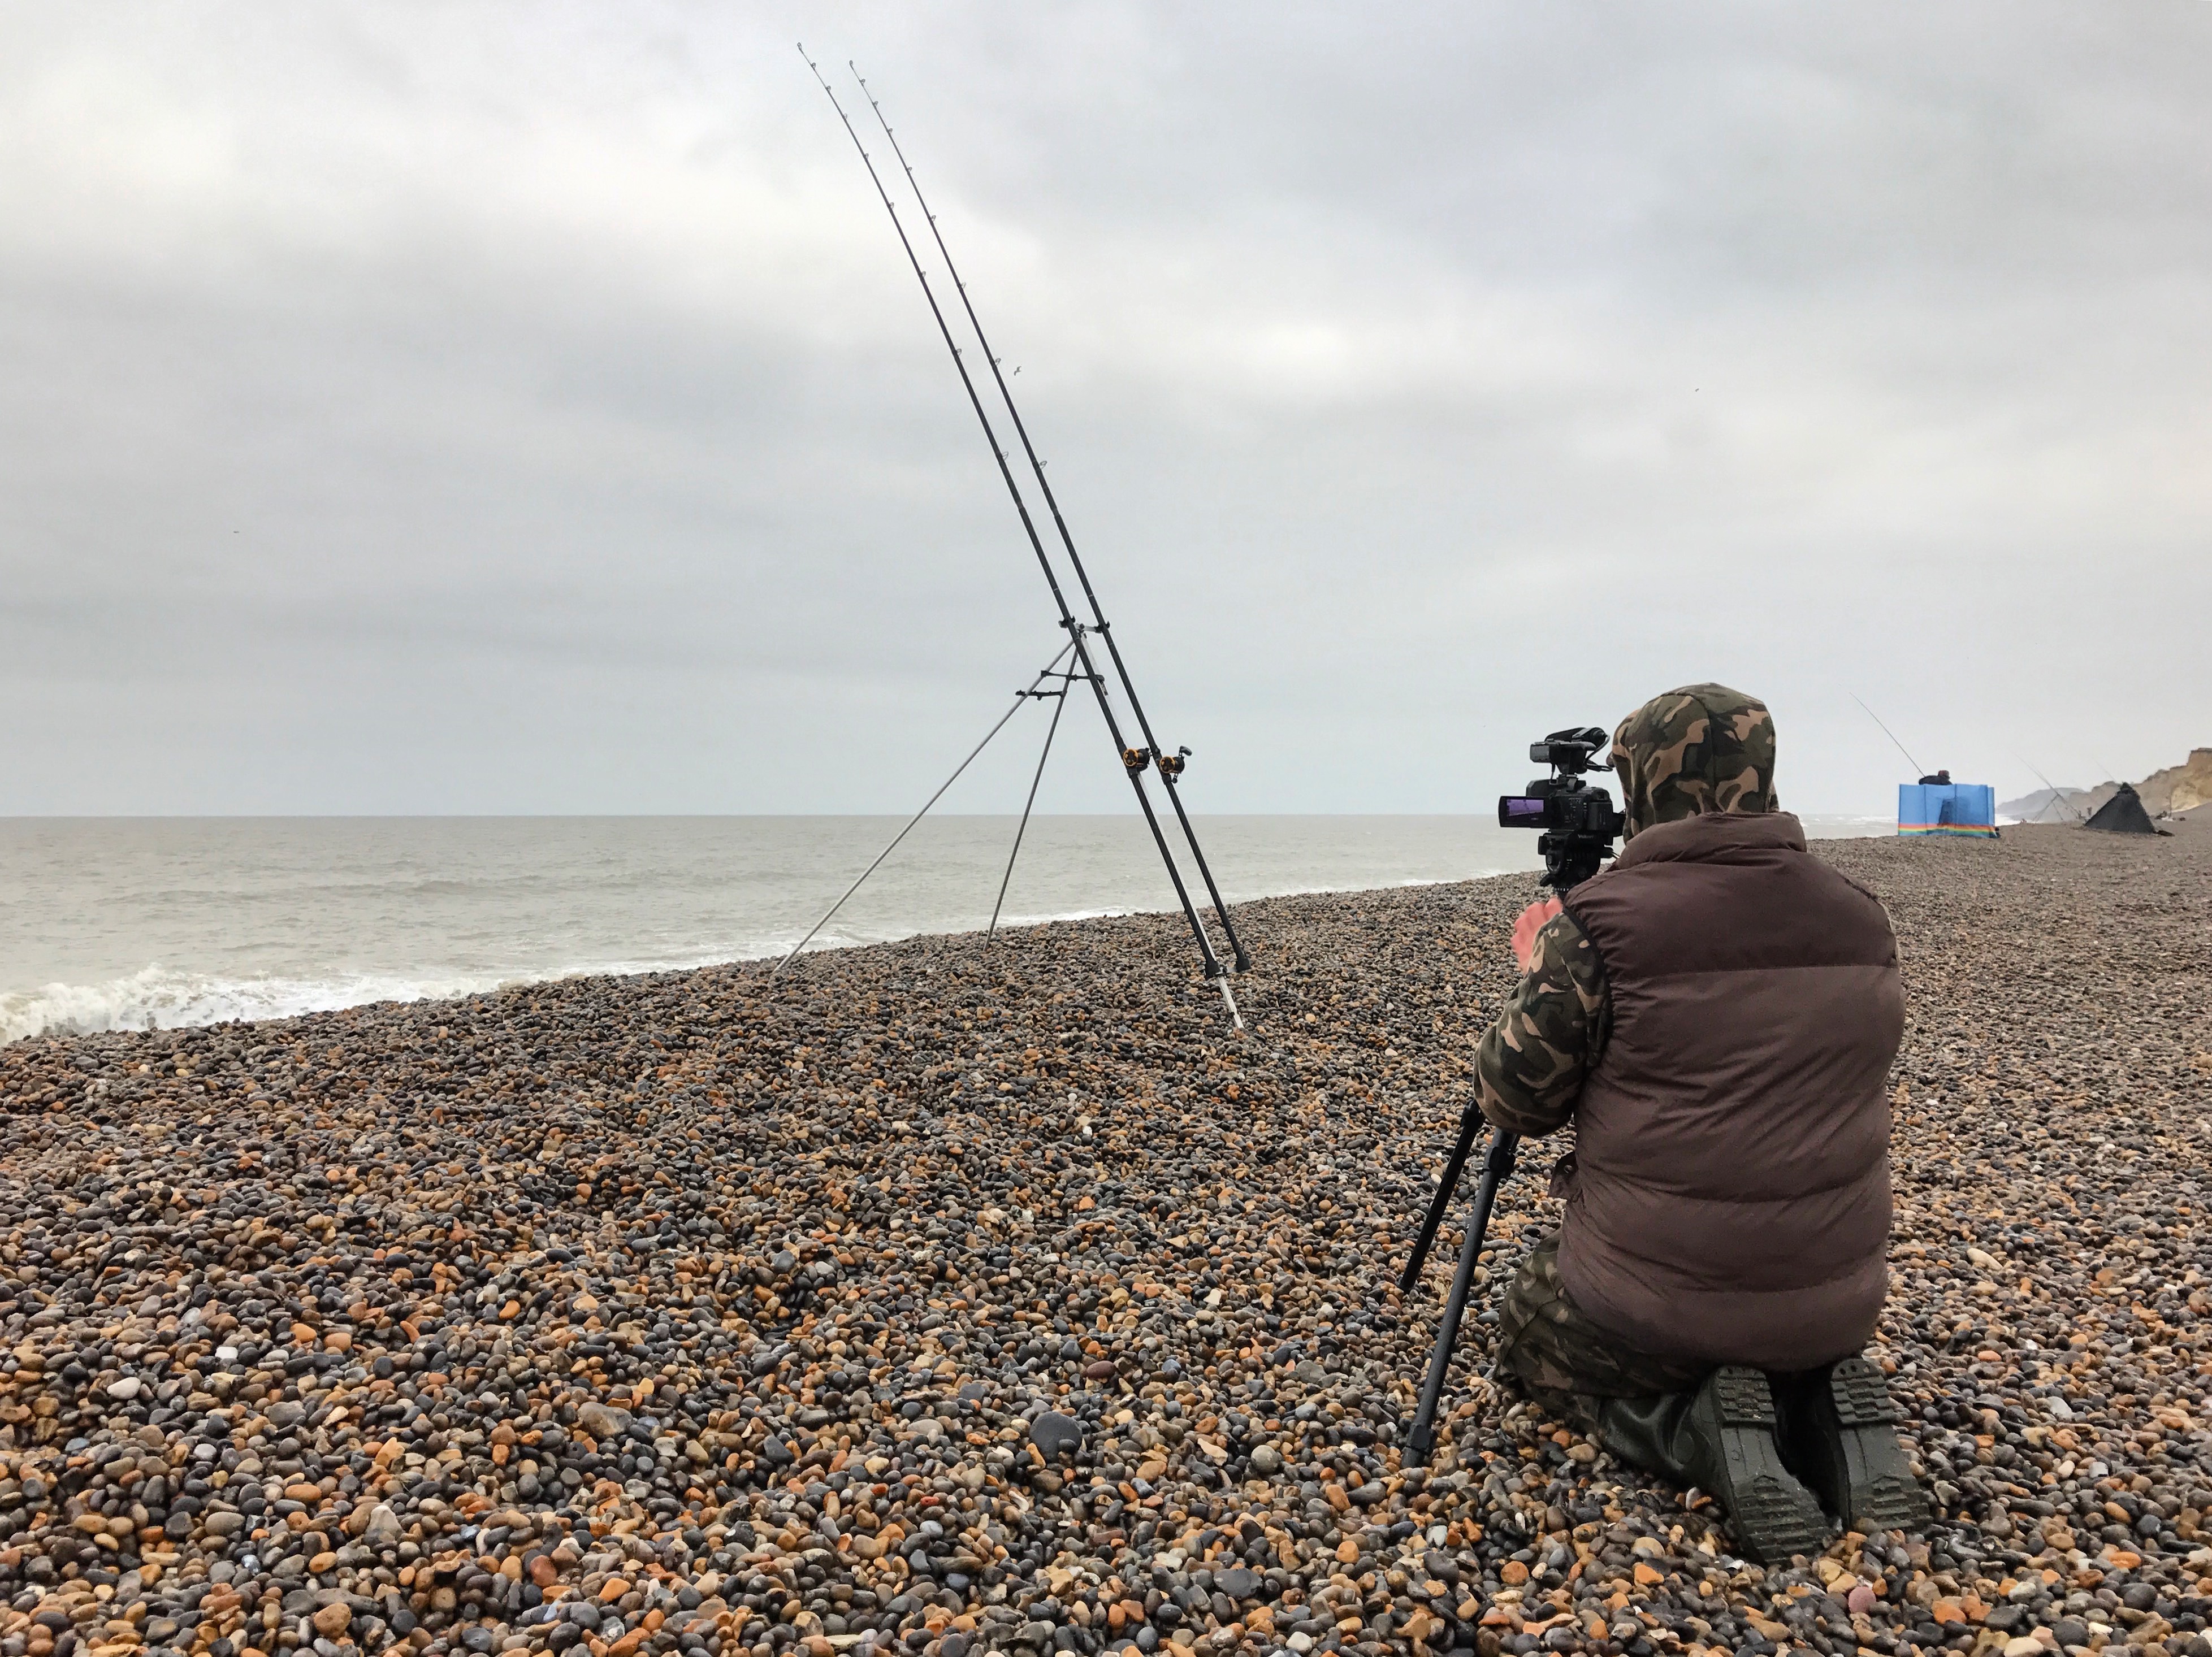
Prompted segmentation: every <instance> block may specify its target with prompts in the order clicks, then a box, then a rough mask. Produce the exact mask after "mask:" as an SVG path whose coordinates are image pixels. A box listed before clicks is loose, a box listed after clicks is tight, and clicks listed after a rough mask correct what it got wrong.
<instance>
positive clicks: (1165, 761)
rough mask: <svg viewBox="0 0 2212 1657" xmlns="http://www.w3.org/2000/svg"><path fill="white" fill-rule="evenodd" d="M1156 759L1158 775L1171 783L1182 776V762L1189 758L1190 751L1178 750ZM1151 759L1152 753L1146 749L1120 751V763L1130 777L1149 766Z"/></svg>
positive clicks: (1186, 749)
mask: <svg viewBox="0 0 2212 1657" xmlns="http://www.w3.org/2000/svg"><path fill="white" fill-rule="evenodd" d="M1189 757H1190V750H1188V748H1178V749H1176V751H1175V752H1174V753H1172V754H1162V755H1159V756H1158V760H1159V765H1160V774H1161V775H1162V776H1163V777H1165V778H1166V779H1167V780H1169V781H1170V782H1172V781H1174V780H1176V778H1177V777H1179V776H1181V775H1182V767H1183V762H1184V761H1185V760H1187V759H1188V758H1189ZM1153 758H1154V756H1153V754H1152V750H1150V749H1148V748H1125V749H1123V750H1121V763H1122V764H1123V765H1125V766H1127V768H1128V769H1129V773H1130V774H1131V775H1132V776H1133V775H1135V774H1137V773H1138V772H1139V771H1142V770H1143V769H1144V768H1146V766H1148V765H1150V764H1151V763H1152V761H1153Z"/></svg>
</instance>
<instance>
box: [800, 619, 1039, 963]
mask: <svg viewBox="0 0 2212 1657" xmlns="http://www.w3.org/2000/svg"><path fill="white" fill-rule="evenodd" d="M1074 648H1075V646H1074V645H1073V643H1072V642H1071V643H1069V644H1065V645H1062V646H1060V654H1059V655H1057V656H1055V657H1054V658H1053V659H1052V660H1050V661H1049V662H1048V663H1046V664H1045V665H1044V667H1043V668H1042V670H1041V671H1039V672H1038V674H1037V676H1036V678H1034V679H1032V680H1030V684H1029V689H1026V690H1018V691H1016V692H1015V693H1014V705H1013V706H1012V707H1010V708H1008V709H1007V710H1006V712H1005V713H1001V714H1000V716H999V722H998V724H996V725H993V726H992V727H991V728H990V729H989V730H988V731H985V732H984V733H983V740H982V741H981V742H979V743H977V744H975V747H973V748H971V749H969V750H968V757H967V758H966V759H964V760H963V761H961V762H960V763H959V764H957V765H956V766H954V767H953V768H952V774H951V776H949V777H947V778H945V780H944V781H943V782H942V783H939V785H938V788H937V792H935V793H933V794H932V795H931V796H930V797H929V798H927V800H925V801H924V802H923V803H922V807H921V810H919V811H916V812H915V814H914V815H913V816H910V817H908V819H907V823H906V827H905V828H903V829H900V830H899V831H898V833H897V834H896V835H892V836H891V843H890V845H888V846H886V847H884V849H883V850H882V851H880V852H878V853H876V860H875V862H873V863H871V864H870V865H868V866H867V867H866V868H865V869H863V870H861V871H860V880H856V881H854V883H852V884H851V885H850V886H848V887H847V888H846V889H845V895H844V896H843V897H841V898H839V899H838V900H837V901H836V902H835V903H833V904H831V905H830V906H829V913H828V914H825V915H823V917H822V919H821V920H817V921H816V922H815V923H814V928H813V931H812V932H808V933H807V934H806V936H805V938H800V939H799V942H798V943H796V944H793V945H792V946H791V955H787V956H784V958H783V959H782V960H781V961H779V962H776V963H775V966H773V967H771V968H769V974H768V975H769V977H770V978H774V977H775V975H776V974H778V973H780V972H781V971H782V970H783V969H784V968H786V967H788V966H789V965H790V964H791V962H792V956H796V955H797V954H798V953H799V951H800V950H803V949H805V947H806V946H807V945H808V944H811V943H812V942H813V941H814V933H815V932H820V931H821V930H822V929H823V927H824V926H828V925H829V922H830V921H831V920H832V919H834V918H835V917H836V913H837V911H838V910H840V909H842V908H843V907H845V905H846V902H847V901H848V900H849V899H850V898H851V897H852V895H853V894H854V893H855V892H857V891H859V890H860V884H861V882H862V881H865V880H866V879H867V877H869V876H870V875H872V874H873V873H875V872H876V871H877V869H878V867H880V866H881V865H882V863H883V860H884V859H885V858H887V857H889V856H890V854H891V853H893V852H896V851H897V850H898V846H899V842H900V841H902V840H904V839H905V838H906V837H907V836H908V835H909V834H911V833H913V832H914V825H915V823H917V822H921V820H922V818H924V817H926V816H928V815H929V808H930V807H931V806H933V805H934V804H937V802H938V801H939V800H941V799H943V798H945V790H946V789H948V788H950V787H951V786H952V785H953V784H954V783H956V782H957V781H959V780H960V774H961V773H962V772H963V771H965V770H966V769H967V768H969V766H970V765H972V764H973V763H975V756H976V755H978V754H980V753H981V752H982V751H983V750H985V749H986V748H987V747H989V746H990V743H991V738H992V737H995V736H997V735H998V734H999V732H1000V731H1003V730H1005V729H1006V721H1007V720H1008V719H1012V718H1013V717H1014V715H1015V714H1017V713H1019V712H1021V707H1022V704H1023V703H1024V702H1025V701H1028V700H1029V699H1030V696H1031V695H1033V694H1035V692H1036V688H1037V687H1038V686H1039V685H1041V684H1042V683H1044V682H1045V681H1046V680H1047V679H1048V678H1050V677H1052V674H1053V670H1054V668H1056V667H1058V666H1059V665H1060V663H1062V662H1063V661H1065V660H1066V659H1067V652H1069V651H1071V650H1073V649H1074ZM1053 717H1054V719H1058V718H1059V715H1058V714H1056V713H1055V714H1054V716H1053ZM1032 792H1034V790H1032Z"/></svg>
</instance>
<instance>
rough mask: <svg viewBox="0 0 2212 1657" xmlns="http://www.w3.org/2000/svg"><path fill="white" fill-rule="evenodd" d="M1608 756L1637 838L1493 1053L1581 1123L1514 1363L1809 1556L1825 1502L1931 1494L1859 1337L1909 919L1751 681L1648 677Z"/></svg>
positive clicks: (1554, 948) (1520, 1106) (1870, 1284)
mask: <svg viewBox="0 0 2212 1657" xmlns="http://www.w3.org/2000/svg"><path fill="white" fill-rule="evenodd" d="M1613 767H1614V768H1615V769H1616V770H1617V771H1619V772H1620V775H1621V780H1622V785H1623V788H1622V792H1623V795H1624V800H1623V810H1624V813H1625V815H1626V819H1627V828H1626V839H1625V842H1624V844H1623V846H1622V848H1621V852H1620V857H1619V858H1618V859H1616V860H1615V861H1614V863H1613V866H1612V867H1611V868H1610V869H1608V870H1607V871H1605V872H1604V873H1602V874H1600V875H1597V876H1595V877H1593V878H1591V879H1589V880H1588V881H1585V882H1583V883H1582V884H1581V885H1580V886H1578V887H1577V888H1575V889H1574V890H1573V891H1571V892H1570V893H1569V894H1567V895H1566V897H1565V906H1564V912H1563V913H1558V914H1555V915H1553V917H1552V918H1551V919H1550V920H1547V921H1545V922H1544V924H1543V925H1542V926H1541V930H1539V931H1537V932H1535V934H1534V938H1533V940H1532V941H1531V942H1530V944H1529V945H1528V955H1527V958H1526V960H1525V962H1524V965H1525V968H1526V976H1525V977H1524V978H1523V979H1522V982H1521V984H1520V986H1519V987H1518V988H1517V990H1516V992H1515V993H1514V995H1513V997H1512V998H1511V1000H1510V1002H1509V1003H1508V1005H1506V1007H1505V1008H1504V1011H1503V1012H1502V1013H1501V1014H1500V1015H1499V1017H1498V1021H1497V1023H1495V1024H1494V1025H1493V1026H1492V1028H1491V1029H1490V1031H1489V1032H1488V1034H1487V1035H1485V1036H1484V1037H1483V1038H1482V1042H1481V1046H1480V1052H1479V1054H1478V1060H1477V1069H1478V1071H1479V1074H1480V1087H1481V1102H1482V1108H1483V1112H1484V1114H1486V1116H1487V1117H1488V1118H1489V1119H1490V1120H1491V1121H1492V1122H1493V1123H1494V1124H1496V1125H1497V1126H1500V1127H1502V1128H1504V1129H1506V1130H1507V1131H1508V1132H1514V1133H1519V1134H1523V1135H1529V1136H1534V1135H1541V1134H1545V1133H1549V1132H1553V1131H1554V1130H1556V1129H1558V1128H1559V1127H1562V1126H1565V1125H1566V1124H1568V1123H1569V1122H1572V1123H1573V1124H1574V1126H1575V1131H1576V1144H1575V1149H1574V1150H1573V1151H1572V1152H1571V1154H1570V1155H1568V1156H1565V1157H1564V1158H1563V1159H1561V1161H1560V1162H1559V1166H1558V1167H1557V1168H1554V1169H1553V1176H1552V1179H1553V1184H1552V1189H1553V1195H1555V1196H1559V1197H1561V1198H1564V1199H1565V1215H1564V1218H1563V1223H1562V1224H1561V1226H1560V1229H1559V1231H1558V1232H1557V1233H1556V1234H1554V1235H1552V1236H1550V1237H1547V1239H1546V1240H1545V1241H1543V1242H1541V1244H1539V1245H1538V1246H1537V1247H1536V1248H1535V1249H1534V1251H1533V1252H1532V1253H1531V1254H1530V1255H1529V1257H1528V1259H1527V1260H1526V1261H1524V1262H1523V1263H1522V1266H1521V1268H1520V1270H1519V1272H1517V1273H1516V1277H1515V1278H1514V1281H1513V1284H1512V1285H1511V1287H1510V1289H1509V1290H1508V1291H1507V1294H1506V1297H1505V1302H1504V1308H1503V1310H1502V1313H1501V1328H1500V1332H1499V1367H1500V1370H1501V1373H1503V1374H1505V1375H1509V1376H1510V1377H1513V1378H1516V1379H1517V1380H1518V1381H1520V1382H1521V1384H1522V1386H1523V1387H1525V1388H1526V1389H1527V1390H1528V1392H1529V1393H1532V1394H1534V1396H1535V1397H1536V1398H1537V1399H1540V1400H1541V1401H1542V1402H1544V1403H1545V1404H1547V1405H1548V1406H1549V1407H1551V1408H1552V1409H1553V1411H1555V1412H1557V1413H1559V1415H1560V1416H1561V1417H1563V1418H1565V1419H1568V1420H1571V1421H1574V1422H1576V1423H1577V1424H1578V1425H1580V1426H1581V1427H1582V1428H1583V1429H1584V1430H1585V1431H1589V1432H1591V1433H1593V1434H1594V1435H1598V1436H1599V1437H1601V1441H1602V1442H1604V1444H1605V1445H1606V1447H1607V1448H1608V1449H1610V1450H1612V1451H1613V1453H1614V1454H1618V1455H1620V1456H1621V1457H1622V1458H1623V1459H1625V1460H1630V1461H1632V1462H1635V1463H1637V1464H1638V1465H1640V1466H1644V1467H1646V1468H1649V1469H1650V1470H1651V1471H1653V1472H1659V1473H1661V1474H1662V1475H1664V1476H1667V1477H1668V1478H1674V1479H1676V1480H1678V1481H1680V1483H1682V1484H1696V1485H1698V1486H1699V1487H1701V1488H1703V1489H1705V1490H1708V1491H1710V1492H1711V1494H1712V1495H1713V1496H1715V1497H1716V1498H1717V1499H1718V1500H1719V1501H1720V1502H1722V1503H1723V1505H1724V1506H1725V1507H1726V1508H1728V1509H1729V1514H1730V1516H1731V1517H1732V1519H1733V1520H1734V1521H1735V1529H1736V1535H1737V1539H1738V1544H1739V1545H1740V1546H1741V1549H1742V1550H1743V1551H1744V1552H1746V1553H1747V1554H1749V1555H1750V1556H1751V1557H1754V1558H1759V1559H1770V1560H1771V1559H1777V1558H1783V1557H1788V1556H1789V1555H1790V1554H1793V1553H1813V1552H1817V1551H1819V1549H1820V1545H1821V1543H1822V1540H1823V1539H1824V1537H1825V1534H1826V1521H1825V1520H1824V1519H1823V1518H1822V1516H1821V1513H1820V1502H1826V1505H1827V1507H1828V1508H1830V1509H1831V1510H1832V1512H1834V1513H1835V1514H1836V1515H1837V1516H1838V1518H1839V1519H1841V1520H1843V1521H1844V1523H1845V1525H1846V1526H1848V1527H1850V1528H1853V1529H1858V1530H1875V1529H1904V1528H1910V1527H1913V1526H1915V1525H1917V1524H1919V1523H1922V1522H1923V1521H1924V1520H1925V1519H1926V1516H1927V1513H1926V1506H1925V1502H1924V1499H1923V1497H1922V1496H1921V1493H1920V1490H1919V1488H1918V1486H1917V1484H1914V1482H1913V1480H1912V1478H1911V1473H1910V1470H1909V1468H1908V1466H1907V1465H1906V1463H1905V1460H1904V1457H1903V1454H1902V1453H1901V1452H1900V1450H1899V1446H1898V1442H1897V1439H1896V1437H1895V1435H1894V1433H1893V1429H1892V1424H1891V1423H1893V1421H1894V1418H1895V1417H1894V1414H1893V1411H1892V1410H1891V1407H1890V1405H1889V1401H1888V1392H1887V1386H1886V1384H1885V1383H1884V1381H1883V1379H1882V1377H1881V1375H1880V1374H1879V1373H1878V1372H1877V1371H1875V1369H1873V1368H1872V1366H1870V1365H1869V1363H1867V1362H1866V1361H1865V1360H1864V1359H1863V1358H1862V1357H1858V1356H1857V1354H1858V1352H1859V1350H1860V1349H1861V1348H1862V1347H1863V1345H1864V1344H1866V1341H1867V1339H1868V1338H1869V1336H1870V1335H1872V1333H1873V1332H1874V1328H1875V1320H1876V1319H1877V1317H1878V1316H1879V1315H1880V1314H1881V1304H1882V1300H1883V1297H1884V1296H1885V1295H1886V1294H1887V1288H1888V1269H1887V1252H1888V1239H1889V1225H1890V1190H1889V1125H1890V1119H1889V1105H1888V1101H1887V1095H1886V1092H1885V1088H1884V1083H1885V1082H1886V1080H1887V1075H1888V1071H1889V1066H1890V1061H1891V1060H1892V1059H1893V1058H1894V1057H1895V1056H1896V1053H1897V1047H1898V1043H1899V1039H1900V1037H1901V1035H1902V1033H1903V1029H1904V1018H1905V1012H1904V999H1903V995H1902V992H1901V990H1900V988H1899V981H1898V968H1897V942H1896V938H1895V937H1894V935H1893V933H1892V932H1891V930H1890V925H1889V918H1888V916H1887V914H1886V913H1884V911H1883V909H1882V907H1881V903H1880V902H1879V901H1876V900H1875V897H1874V896H1873V895H1871V894H1870V893H1869V892H1867V891H1865V890H1864V889H1862V888H1861V887H1859V886H1857V885H1856V884H1855V883H1852V882H1851V881H1850V880H1848V879H1847V878H1845V877H1844V876H1842V875H1840V874H1838V873H1837V872H1836V871H1833V870H1832V869H1831V868H1829V867H1828V866H1827V865H1825V864H1823V863H1821V862H1820V860H1819V859H1815V858H1814V857H1813V856H1812V855H1811V854H1810V853H1808V852H1807V851H1806V849H1805V836H1804V830H1803V829H1802V826H1801V825H1800V824H1799V822H1798V821H1797V819H1796V817H1794V816H1790V815H1789V814H1788V813H1786V812H1783V811H1779V810H1776V809H1775V804H1774V788H1773V782H1774V725H1773V721H1772V720H1771V718H1770V717H1769V716H1768V713H1767V711H1766V709H1765V706H1764V705H1763V704H1761V703H1759V701H1755V700H1754V699H1753V698H1751V697H1749V696H1746V695H1743V694H1741V692H1739V691H1734V690H1730V689H1727V688H1726V687H1724V686H1721V685H1710V684H1708V685H1696V686H1692V687H1689V688H1687V689H1681V690H1675V691H1670V692H1668V694H1667V695H1663V696H1660V697H1656V698H1655V699H1654V700H1653V701H1650V702H1647V703H1646V704H1645V705H1644V707H1640V708H1638V710H1637V711H1636V712H1635V713H1632V714H1630V715H1629V716H1628V718H1627V719H1625V720H1624V721H1622V723H1621V725H1620V729H1619V730H1618V731H1616V732H1615V733H1614V735H1613ZM1808 1484H1809V1485H1810V1486H1811V1487H1812V1489H1811V1490H1808V1488H1807V1486H1808ZM1813 1491H1817V1492H1819V1498H1820V1499H1819V1500H1818V1501H1816V1500H1815V1497H1814V1494H1813V1493H1812V1492H1813Z"/></svg>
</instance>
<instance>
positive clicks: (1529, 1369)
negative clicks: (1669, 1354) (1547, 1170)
mask: <svg viewBox="0 0 2212 1657" xmlns="http://www.w3.org/2000/svg"><path fill="white" fill-rule="evenodd" d="M1712 1368H1713V1366H1712V1365H1711V1364H1710V1363H1698V1362H1696V1361H1694V1360H1692V1359H1688V1358H1664V1357H1654V1356H1653V1355H1652V1354H1650V1353H1649V1352H1639V1351H1638V1350H1636V1349H1635V1348H1634V1347H1633V1346H1631V1345H1630V1344H1628V1343H1627V1342H1626V1341H1625V1340H1623V1339H1622V1338H1620V1336H1618V1335H1616V1334H1614V1333H1613V1332H1612V1331H1610V1330H1607V1329H1601V1328H1600V1327H1599V1326H1597V1325H1596V1324H1595V1323H1593V1322H1591V1321H1590V1320H1589V1318H1588V1317H1586V1316H1585V1315H1583V1312H1582V1311H1581V1309H1580V1308H1577V1306H1576V1305H1575V1303H1574V1302H1573V1301H1572V1300H1571V1299H1570V1298H1569V1297H1568V1295H1567V1291H1566V1288H1565V1285H1564V1284H1561V1283H1560V1281H1559V1233H1558V1232H1556V1231H1554V1232H1553V1233H1552V1234H1551V1235H1549V1236H1547V1237H1546V1238H1545V1239H1544V1240H1543V1241H1541V1242H1540V1243H1538V1244H1537V1245H1536V1246H1535V1247H1534V1248H1532V1249H1531V1250H1529V1251H1528V1259H1525V1260H1523V1261H1522V1262H1521V1267H1520V1270H1519V1271H1517V1272H1515V1273H1514V1274H1513V1282H1512V1284H1511V1285H1510V1287H1508V1288H1507V1290H1506V1291H1505V1304H1504V1308H1502V1309H1501V1310H1500V1311H1499V1313H1498V1375H1499V1377H1500V1379H1506V1378H1510V1379H1511V1380H1513V1381H1517V1382H1518V1383H1519V1384H1520V1387H1521V1390H1522V1392H1524V1393H1528V1396H1529V1397H1530V1398H1531V1399H1534V1400H1535V1402H1537V1403H1539V1404H1541V1405H1543V1406H1544V1407H1545V1408H1546V1409H1547V1410H1548V1411H1551V1412H1552V1414H1553V1416H1554V1417H1557V1418H1558V1419H1559V1420H1561V1421H1564V1422H1566V1423H1569V1424H1570V1425H1571V1426H1573V1427H1575V1428H1577V1429H1578V1430H1580V1431H1582V1432H1583V1433H1595V1431H1596V1430H1597V1403H1598V1400H1599V1399H1607V1398H1646V1397H1650V1395H1652V1394H1653V1393H1685V1392H1689V1391H1691V1390H1692V1389H1694V1388H1695V1387H1698V1386H1699V1385H1700V1384H1702V1383H1703V1381H1705V1377H1706V1376H1707V1375H1711V1373H1712Z"/></svg>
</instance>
